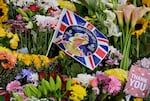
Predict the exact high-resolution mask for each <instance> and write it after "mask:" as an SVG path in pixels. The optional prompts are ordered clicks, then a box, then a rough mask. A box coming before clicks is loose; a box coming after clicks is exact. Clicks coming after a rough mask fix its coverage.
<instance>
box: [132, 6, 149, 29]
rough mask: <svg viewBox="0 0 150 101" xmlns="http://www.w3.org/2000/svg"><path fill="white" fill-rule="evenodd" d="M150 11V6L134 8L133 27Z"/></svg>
mask: <svg viewBox="0 0 150 101" xmlns="http://www.w3.org/2000/svg"><path fill="white" fill-rule="evenodd" d="M149 11H150V8H149V7H145V6H143V7H136V8H134V10H133V12H132V17H131V28H134V27H135V25H136V23H137V21H139V20H140V19H141V18H142V17H143V16H144V15H145V14H146V13H147V12H149Z"/></svg>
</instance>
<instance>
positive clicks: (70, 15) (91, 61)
mask: <svg viewBox="0 0 150 101" xmlns="http://www.w3.org/2000/svg"><path fill="white" fill-rule="evenodd" d="M53 37H54V40H53V42H54V43H55V44H57V45H58V47H59V48H60V49H61V50H63V51H64V52H65V53H66V54H68V55H69V56H71V57H72V58H73V59H75V60H77V61H78V62H80V63H81V64H83V65H84V66H86V67H87V68H89V69H91V70H94V68H95V67H97V66H98V64H99V63H100V62H101V61H102V60H103V59H104V57H105V56H106V55H107V53H108V50H109V49H108V40H107V38H106V37H105V36H104V35H103V34H102V33H101V32H100V31H99V30H98V29H97V28H96V27H94V26H93V25H92V24H91V23H89V22H87V21H86V20H85V19H83V18H81V17H80V16H79V15H77V14H75V13H74V12H72V11H70V10H67V9H63V11H62V13H61V16H60V19H59V21H58V24H57V27H56V30H55V33H54V36H53Z"/></svg>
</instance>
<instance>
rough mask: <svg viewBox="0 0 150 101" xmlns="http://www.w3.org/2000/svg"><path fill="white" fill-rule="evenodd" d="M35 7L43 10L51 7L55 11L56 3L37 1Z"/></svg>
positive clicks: (48, 0)
mask: <svg viewBox="0 0 150 101" xmlns="http://www.w3.org/2000/svg"><path fill="white" fill-rule="evenodd" d="M37 5H38V6H40V7H41V8H44V9H45V10H48V8H50V7H52V8H53V9H57V7H58V3H57V1H56V0H37Z"/></svg>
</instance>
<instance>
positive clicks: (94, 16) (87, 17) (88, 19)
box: [84, 15, 96, 21]
mask: <svg viewBox="0 0 150 101" xmlns="http://www.w3.org/2000/svg"><path fill="white" fill-rule="evenodd" d="M95 18H96V15H93V16H92V18H90V17H89V16H85V17H84V19H85V20H87V21H91V20H93V19H95Z"/></svg>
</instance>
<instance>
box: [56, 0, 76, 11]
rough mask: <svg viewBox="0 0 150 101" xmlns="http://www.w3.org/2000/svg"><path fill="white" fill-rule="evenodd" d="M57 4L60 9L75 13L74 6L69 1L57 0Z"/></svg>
mask: <svg viewBox="0 0 150 101" xmlns="http://www.w3.org/2000/svg"><path fill="white" fill-rule="evenodd" d="M58 4H59V6H60V7H61V8H67V9H69V10H72V11H74V12H76V7H75V5H74V4H73V3H72V2H70V1H61V0H59V1H58Z"/></svg>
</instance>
